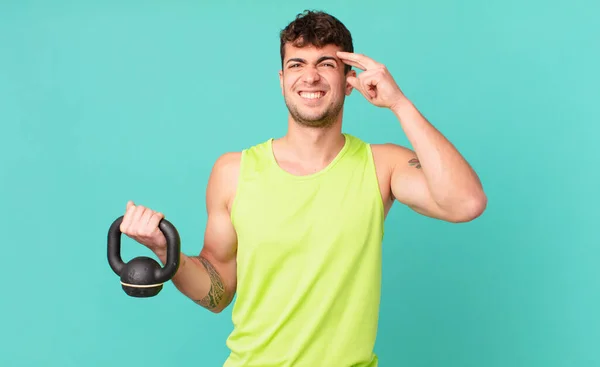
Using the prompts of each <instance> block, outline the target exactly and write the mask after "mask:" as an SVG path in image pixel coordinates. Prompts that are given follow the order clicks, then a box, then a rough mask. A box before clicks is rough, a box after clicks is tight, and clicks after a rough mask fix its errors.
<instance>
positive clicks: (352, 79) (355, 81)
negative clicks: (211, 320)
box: [346, 76, 369, 98]
mask: <svg viewBox="0 0 600 367" xmlns="http://www.w3.org/2000/svg"><path fill="white" fill-rule="evenodd" d="M346 80H347V81H348V84H350V85H351V86H352V87H353V88H354V89H356V90H357V91H359V92H360V94H362V95H363V96H364V97H365V98H369V96H368V95H367V94H365V90H364V88H363V86H362V84H361V83H360V80H359V79H358V78H357V77H354V76H349V77H347V78H346Z"/></svg>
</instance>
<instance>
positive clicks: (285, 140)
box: [276, 119, 345, 166]
mask: <svg viewBox="0 0 600 367" xmlns="http://www.w3.org/2000/svg"><path fill="white" fill-rule="evenodd" d="M341 130H342V129H341V122H337V123H335V124H333V125H331V126H329V127H327V128H318V127H309V126H304V125H300V124H298V123H296V122H295V121H293V120H292V119H290V122H289V124H288V132H287V134H286V135H285V136H283V137H282V138H281V139H278V141H276V145H277V148H280V149H279V152H280V155H281V156H282V157H285V158H287V159H286V160H293V161H302V162H303V163H306V164H308V165H316V166H326V165H327V164H329V162H331V161H332V160H333V159H334V158H335V156H336V155H337V154H338V153H339V152H340V150H341V149H342V147H343V146H344V142H345V138H344V136H343V134H342V131H341Z"/></svg>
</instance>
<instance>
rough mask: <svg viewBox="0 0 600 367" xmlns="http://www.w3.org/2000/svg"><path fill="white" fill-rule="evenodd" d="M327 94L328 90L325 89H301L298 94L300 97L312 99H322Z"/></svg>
mask: <svg viewBox="0 0 600 367" xmlns="http://www.w3.org/2000/svg"><path fill="white" fill-rule="evenodd" d="M325 94H327V92H324V91H311V92H308V91H300V92H298V95H299V96H300V97H302V98H304V99H308V100H311V101H314V100H318V99H321V98H323V97H324V96H325Z"/></svg>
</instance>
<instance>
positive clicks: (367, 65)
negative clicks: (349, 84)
mask: <svg viewBox="0 0 600 367" xmlns="http://www.w3.org/2000/svg"><path fill="white" fill-rule="evenodd" d="M337 55H338V57H339V58H340V59H342V60H343V61H344V62H346V61H348V63H350V62H352V63H353V66H356V67H360V66H362V67H360V68H361V69H363V70H368V69H373V68H376V67H377V66H379V64H378V63H377V62H375V60H373V59H371V58H370V57H368V56H365V55H362V54H355V53H352V52H343V51H338V53H337ZM356 64H358V65H356ZM359 65H360V66H359Z"/></svg>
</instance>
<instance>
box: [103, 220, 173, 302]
mask: <svg viewBox="0 0 600 367" xmlns="http://www.w3.org/2000/svg"><path fill="white" fill-rule="evenodd" d="M121 222H123V216H120V217H119V218H117V219H116V220H115V221H114V222H113V223H112V224H111V226H110V228H109V230H108V263H109V264H110V267H111V268H112V270H113V271H114V272H115V274H117V275H118V276H119V277H120V278H121V286H122V288H123V290H124V291H125V293H126V294H127V295H129V296H131V297H140V298H142V297H154V296H156V295H157V294H158V293H159V292H160V291H161V290H162V288H163V284H164V283H165V282H167V281H169V280H170V279H171V278H173V276H174V275H175V273H176V272H177V269H178V268H179V255H180V249H181V240H180V238H179V233H178V232H177V229H176V228H175V226H173V224H171V223H170V222H169V221H168V220H166V219H164V218H163V219H162V220H161V221H160V223H159V225H158V228H159V229H160V230H161V231H162V233H163V234H164V235H165V238H166V239H167V262H166V264H165V266H164V267H162V268H161V266H160V264H159V263H158V262H157V261H156V260H154V259H152V258H150V257H146V256H139V257H136V258H134V259H132V260H131V261H129V262H128V263H127V264H125V263H124V262H123V260H122V258H121V229H120V226H121Z"/></svg>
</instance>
